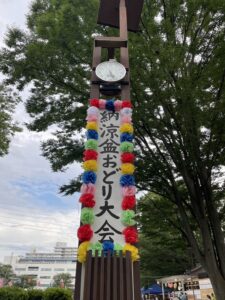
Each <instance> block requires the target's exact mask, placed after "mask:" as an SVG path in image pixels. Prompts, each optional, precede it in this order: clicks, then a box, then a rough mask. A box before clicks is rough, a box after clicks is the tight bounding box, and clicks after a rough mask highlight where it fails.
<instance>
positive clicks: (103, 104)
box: [99, 99, 106, 109]
mask: <svg viewBox="0 0 225 300" xmlns="http://www.w3.org/2000/svg"><path fill="white" fill-rule="evenodd" d="M105 104H106V100H104V99H100V100H99V108H100V109H105Z"/></svg>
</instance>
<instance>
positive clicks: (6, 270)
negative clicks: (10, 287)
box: [0, 263, 15, 285]
mask: <svg viewBox="0 0 225 300" xmlns="http://www.w3.org/2000/svg"><path fill="white" fill-rule="evenodd" d="M14 276H15V275H14V273H13V269H12V266H11V265H4V264H1V263H0V278H3V280H4V285H6V284H7V283H8V282H9V281H10V280H11V279H12V278H13V277H14Z"/></svg>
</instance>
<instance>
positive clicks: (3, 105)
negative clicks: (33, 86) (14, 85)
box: [0, 84, 20, 156]
mask: <svg viewBox="0 0 225 300" xmlns="http://www.w3.org/2000/svg"><path fill="white" fill-rule="evenodd" d="M18 102H19V97H18V96H17V95H16V93H13V92H12V89H10V88H6V87H4V85H3V84H0V156H3V155H5V154H7V153H8V148H9V143H10V139H11V137H12V136H13V135H14V134H15V132H17V131H20V129H19V127H18V126H17V124H15V123H14V122H13V121H12V114H13V112H14V109H15V106H16V104H17V103H18Z"/></svg>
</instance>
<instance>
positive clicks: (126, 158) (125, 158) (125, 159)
mask: <svg viewBox="0 0 225 300" xmlns="http://www.w3.org/2000/svg"><path fill="white" fill-rule="evenodd" d="M134 159H135V155H134V154H133V153H129V152H124V153H122V154H121V161H122V163H132V162H133V161H134Z"/></svg>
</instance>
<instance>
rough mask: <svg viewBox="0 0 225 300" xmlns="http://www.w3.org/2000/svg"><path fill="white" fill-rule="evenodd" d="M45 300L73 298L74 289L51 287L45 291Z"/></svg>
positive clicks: (70, 299)
mask: <svg viewBox="0 0 225 300" xmlns="http://www.w3.org/2000/svg"><path fill="white" fill-rule="evenodd" d="M43 300H72V291H71V290H68V289H61V288H50V289H47V290H46V291H45V292H44V298H43Z"/></svg>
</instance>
